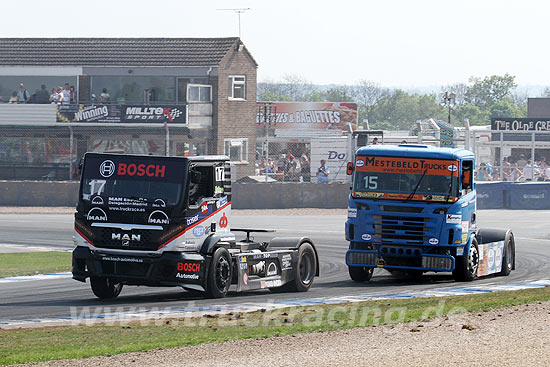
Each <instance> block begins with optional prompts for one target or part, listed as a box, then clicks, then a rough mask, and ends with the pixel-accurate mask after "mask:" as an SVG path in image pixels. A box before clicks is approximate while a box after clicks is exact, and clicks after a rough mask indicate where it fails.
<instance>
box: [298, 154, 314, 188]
mask: <svg viewBox="0 0 550 367" xmlns="http://www.w3.org/2000/svg"><path fill="white" fill-rule="evenodd" d="M300 161H301V165H302V169H301V174H302V175H301V177H302V181H303V182H311V174H310V172H309V170H310V167H311V165H310V164H309V159H308V158H307V156H306V155H305V154H302V157H301V158H300Z"/></svg>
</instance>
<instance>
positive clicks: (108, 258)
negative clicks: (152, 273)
mask: <svg viewBox="0 0 550 367" xmlns="http://www.w3.org/2000/svg"><path fill="white" fill-rule="evenodd" d="M101 260H105V261H119V262H123V263H142V262H143V259H140V258H135V257H119V256H104V257H102V258H101Z"/></svg>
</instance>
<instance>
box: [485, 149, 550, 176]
mask: <svg viewBox="0 0 550 367" xmlns="http://www.w3.org/2000/svg"><path fill="white" fill-rule="evenodd" d="M476 180H477V181H500V180H501V174H500V170H499V169H498V167H497V164H495V165H491V164H490V163H481V164H480V165H479V169H478V170H477V175H476ZM502 180H503V181H508V182H526V181H527V182H528V181H550V164H549V163H548V162H546V158H545V157H541V159H540V160H536V161H535V162H533V160H531V159H525V155H524V154H520V157H519V159H517V160H515V161H514V160H513V159H512V157H504V158H503V160H502Z"/></svg>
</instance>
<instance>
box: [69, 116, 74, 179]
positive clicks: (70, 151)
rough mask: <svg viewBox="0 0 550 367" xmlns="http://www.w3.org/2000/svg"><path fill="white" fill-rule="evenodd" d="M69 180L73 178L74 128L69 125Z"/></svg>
mask: <svg viewBox="0 0 550 367" xmlns="http://www.w3.org/2000/svg"><path fill="white" fill-rule="evenodd" d="M69 139H70V142H69V180H72V179H73V161H74V159H73V128H72V126H69Z"/></svg>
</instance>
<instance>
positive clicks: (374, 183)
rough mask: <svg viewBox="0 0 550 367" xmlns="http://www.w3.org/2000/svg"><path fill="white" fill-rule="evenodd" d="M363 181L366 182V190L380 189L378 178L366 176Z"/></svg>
mask: <svg viewBox="0 0 550 367" xmlns="http://www.w3.org/2000/svg"><path fill="white" fill-rule="evenodd" d="M363 180H365V183H364V186H365V188H366V189H369V190H376V189H377V188H378V176H365V177H363Z"/></svg>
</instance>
